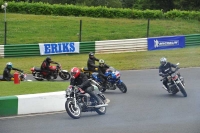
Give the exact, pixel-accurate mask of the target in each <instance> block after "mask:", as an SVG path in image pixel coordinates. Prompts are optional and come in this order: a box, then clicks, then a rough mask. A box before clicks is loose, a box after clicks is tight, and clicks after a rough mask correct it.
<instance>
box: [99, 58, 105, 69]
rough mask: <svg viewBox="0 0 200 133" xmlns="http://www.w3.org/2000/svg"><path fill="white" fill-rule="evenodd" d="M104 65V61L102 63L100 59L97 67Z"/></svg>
mask: <svg viewBox="0 0 200 133" xmlns="http://www.w3.org/2000/svg"><path fill="white" fill-rule="evenodd" d="M104 64H105V61H104V60H103V59H100V60H99V66H100V67H103V66H104Z"/></svg>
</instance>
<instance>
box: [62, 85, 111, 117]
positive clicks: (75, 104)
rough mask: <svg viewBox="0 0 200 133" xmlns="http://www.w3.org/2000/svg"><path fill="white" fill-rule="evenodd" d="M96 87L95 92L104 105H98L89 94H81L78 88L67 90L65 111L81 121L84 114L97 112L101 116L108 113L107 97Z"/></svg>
mask: <svg viewBox="0 0 200 133" xmlns="http://www.w3.org/2000/svg"><path fill="white" fill-rule="evenodd" d="M93 86H94V89H95V90H94V91H95V93H96V94H97V96H98V97H99V98H100V100H101V102H102V103H103V104H100V105H98V104H97V101H96V100H95V99H94V98H93V97H90V95H89V94H88V93H84V94H82V93H80V92H79V90H78V87H77V86H73V87H72V88H68V89H67V90H66V98H67V100H66V102H65V109H66V112H67V113H68V115H69V116H70V117H72V118H74V119H79V118H80V117H81V113H82V112H89V111H95V112H97V113H98V114H99V115H104V114H105V113H106V106H108V104H105V100H106V98H105V96H104V95H103V94H102V93H101V92H100V91H99V90H98V88H97V86H95V85H93Z"/></svg>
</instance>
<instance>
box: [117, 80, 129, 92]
mask: <svg viewBox="0 0 200 133" xmlns="http://www.w3.org/2000/svg"><path fill="white" fill-rule="evenodd" d="M121 86H122V87H123V88H124V89H123V90H122V87H121ZM117 87H118V88H119V90H120V91H121V92H122V93H126V92H127V87H126V85H125V84H124V83H123V82H121V85H117Z"/></svg>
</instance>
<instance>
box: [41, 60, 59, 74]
mask: <svg viewBox="0 0 200 133" xmlns="http://www.w3.org/2000/svg"><path fill="white" fill-rule="evenodd" d="M51 63H52V64H58V63H57V62H55V61H52V60H51V57H50V56H47V57H46V59H45V60H44V61H43V62H42V64H41V70H42V71H44V72H46V73H47V77H48V78H51V76H52V72H51V70H50V68H49V66H50V64H51Z"/></svg>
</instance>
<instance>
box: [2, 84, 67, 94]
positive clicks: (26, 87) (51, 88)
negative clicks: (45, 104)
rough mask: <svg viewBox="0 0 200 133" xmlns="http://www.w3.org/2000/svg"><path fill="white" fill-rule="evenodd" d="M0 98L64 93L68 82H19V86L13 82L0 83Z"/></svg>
mask: <svg viewBox="0 0 200 133" xmlns="http://www.w3.org/2000/svg"><path fill="white" fill-rule="evenodd" d="M0 84H1V89H0V96H10V95H22V94H23V95H24V94H35V93H45V92H55V91H64V90H65V89H66V88H67V87H68V85H69V82H46V81H43V82H37V81H36V82H28V81H27V82H20V84H14V82H6V81H1V82H0Z"/></svg>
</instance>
